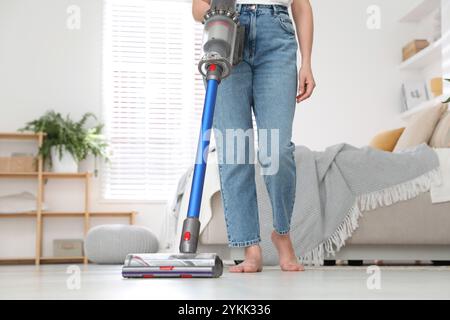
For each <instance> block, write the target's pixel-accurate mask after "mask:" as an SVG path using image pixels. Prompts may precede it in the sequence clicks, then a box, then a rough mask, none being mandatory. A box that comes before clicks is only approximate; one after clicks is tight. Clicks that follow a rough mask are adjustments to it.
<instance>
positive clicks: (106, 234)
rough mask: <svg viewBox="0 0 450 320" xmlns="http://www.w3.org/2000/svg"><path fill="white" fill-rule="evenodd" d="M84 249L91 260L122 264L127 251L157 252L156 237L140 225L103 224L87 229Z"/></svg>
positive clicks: (99, 262) (100, 262)
mask: <svg viewBox="0 0 450 320" xmlns="http://www.w3.org/2000/svg"><path fill="white" fill-rule="evenodd" d="M84 250H85V253H86V256H87V257H88V259H89V261H91V262H94V263H98V264H123V262H124V260H125V257H126V255H127V254H129V253H155V252H157V251H158V239H157V238H156V237H155V235H154V234H153V233H152V232H151V231H150V230H149V229H147V228H145V227H142V226H130V225H122V224H105V225H101V226H97V227H94V228H92V229H91V230H89V232H88V234H87V235H86V241H85V244H84Z"/></svg>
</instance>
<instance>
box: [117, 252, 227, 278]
mask: <svg viewBox="0 0 450 320" xmlns="http://www.w3.org/2000/svg"><path fill="white" fill-rule="evenodd" d="M222 273H223V263H222V260H221V259H220V258H219V256H218V255H217V254H215V253H187V254H186V253H177V254H174V253H168V254H167V253H154V254H129V255H128V256H127V257H126V258H125V263H124V265H123V267H122V276H123V277H124V278H218V277H220V276H221V275H222Z"/></svg>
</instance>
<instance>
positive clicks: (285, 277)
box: [0, 265, 450, 299]
mask: <svg viewBox="0 0 450 320" xmlns="http://www.w3.org/2000/svg"><path fill="white" fill-rule="evenodd" d="M78 270H80V271H81V272H80V273H77V272H78ZM380 270H381V272H380V278H379V279H380V286H381V289H379V290H377V289H369V288H368V286H367V279H368V277H370V276H371V274H368V273H367V266H364V267H349V266H338V267H319V268H307V270H306V271H305V272H301V273H285V272H281V271H280V270H279V269H277V268H266V269H265V270H264V271H263V272H262V273H259V274H230V273H228V272H225V273H224V275H223V276H222V277H221V278H219V279H132V280H130V279H123V278H122V277H121V273H120V271H121V268H120V266H97V265H88V266H84V265H75V266H71V267H70V266H68V265H45V266H41V267H39V268H37V267H34V266H1V267H0V299H450V268H449V267H433V266H411V267H400V266H394V267H381V268H380ZM78 275H79V277H77V276H78ZM371 279H373V278H371ZM78 280H79V281H78ZM369 282H370V281H369ZM371 283H373V282H371Z"/></svg>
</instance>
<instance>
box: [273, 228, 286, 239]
mask: <svg viewBox="0 0 450 320" xmlns="http://www.w3.org/2000/svg"><path fill="white" fill-rule="evenodd" d="M272 239H290V236H289V233H283V234H281V233H278V232H276V231H275V230H273V231H272Z"/></svg>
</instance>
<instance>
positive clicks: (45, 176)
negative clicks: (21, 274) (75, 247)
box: [0, 132, 136, 265]
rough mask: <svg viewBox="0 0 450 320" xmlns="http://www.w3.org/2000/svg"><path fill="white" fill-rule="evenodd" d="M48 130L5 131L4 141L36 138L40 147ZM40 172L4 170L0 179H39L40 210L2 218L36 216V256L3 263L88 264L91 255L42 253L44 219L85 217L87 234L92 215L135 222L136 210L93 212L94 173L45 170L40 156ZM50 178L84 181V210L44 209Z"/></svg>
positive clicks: (1, 263) (7, 215)
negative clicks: (43, 131) (53, 255)
mask: <svg viewBox="0 0 450 320" xmlns="http://www.w3.org/2000/svg"><path fill="white" fill-rule="evenodd" d="M44 137H45V134H44V133H37V134H34V133H16V132H14V133H1V132H0V140H36V141H37V146H38V148H40V147H41V146H42V143H43V141H44ZM37 162H38V163H37V172H0V178H5V179H16V178H20V179H24V178H25V179H27V178H28V179H34V180H37V187H36V211H34V212H20V213H6V214H0V220H1V219H3V218H34V219H36V240H35V256H34V257H33V258H30V257H26V258H19V257H13V258H0V265H3V264H9V265H11V264H30V263H31V264H32V263H34V264H36V265H39V264H41V263H81V262H83V263H88V260H87V257H86V256H82V257H44V256H42V240H43V221H44V218H83V226H84V236H86V234H87V232H88V231H89V229H90V220H91V218H97V217H102V218H118V217H120V218H128V222H129V224H134V223H135V216H136V212H134V211H130V212H93V211H91V210H90V188H91V183H90V182H91V174H90V173H88V172H82V173H58V172H45V171H43V160H42V157H41V156H38V157H37ZM49 179H78V180H81V181H83V182H84V209H83V211H82V212H64V211H58V212H52V211H44V210H42V204H43V202H44V189H45V181H46V180H49Z"/></svg>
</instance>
